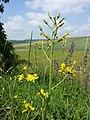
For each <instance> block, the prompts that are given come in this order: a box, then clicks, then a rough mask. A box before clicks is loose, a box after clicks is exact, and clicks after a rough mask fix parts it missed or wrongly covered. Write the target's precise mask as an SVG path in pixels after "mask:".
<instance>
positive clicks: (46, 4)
mask: <svg viewBox="0 0 90 120" xmlns="http://www.w3.org/2000/svg"><path fill="white" fill-rule="evenodd" d="M36 3H37V4H36ZM25 5H26V6H28V7H30V8H32V9H39V8H41V10H42V11H44V12H46V13H47V12H48V11H49V12H51V13H53V12H55V11H57V12H58V11H59V12H63V13H67V12H68V13H72V12H73V13H82V12H85V10H84V7H85V6H86V5H88V6H89V5H90V0H79V1H78V0H63V1H60V0H53V1H52V0H33V1H30V0H28V1H26V2H25Z"/></svg>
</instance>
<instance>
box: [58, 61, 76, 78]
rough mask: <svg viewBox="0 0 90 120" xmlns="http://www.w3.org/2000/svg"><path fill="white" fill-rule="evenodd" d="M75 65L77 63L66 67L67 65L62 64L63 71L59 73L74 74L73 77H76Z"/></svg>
mask: <svg viewBox="0 0 90 120" xmlns="http://www.w3.org/2000/svg"><path fill="white" fill-rule="evenodd" d="M75 64H76V61H74V62H73V65H72V66H66V64H65V63H62V64H61V69H60V70H58V72H59V73H60V74H65V73H68V74H72V75H73V76H76V70H73V67H74V65H75Z"/></svg>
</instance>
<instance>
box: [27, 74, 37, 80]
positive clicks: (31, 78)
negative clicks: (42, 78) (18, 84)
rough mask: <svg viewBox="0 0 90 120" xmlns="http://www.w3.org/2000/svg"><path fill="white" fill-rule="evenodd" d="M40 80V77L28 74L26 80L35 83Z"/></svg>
mask: <svg viewBox="0 0 90 120" xmlns="http://www.w3.org/2000/svg"><path fill="white" fill-rule="evenodd" d="M38 78H39V77H38V76H37V74H27V78H26V80H28V81H32V82H34V81H35V80H37V79H38Z"/></svg>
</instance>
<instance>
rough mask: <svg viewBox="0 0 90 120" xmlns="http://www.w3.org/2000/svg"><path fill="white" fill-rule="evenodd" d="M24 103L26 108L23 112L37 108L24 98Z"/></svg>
mask: <svg viewBox="0 0 90 120" xmlns="http://www.w3.org/2000/svg"><path fill="white" fill-rule="evenodd" d="M23 103H24V104H23V105H24V107H25V109H24V110H23V111H22V113H25V112H27V111H28V110H31V111H34V110H35V108H34V107H32V106H31V105H30V103H27V102H26V100H24V101H23Z"/></svg>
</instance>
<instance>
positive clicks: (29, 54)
mask: <svg viewBox="0 0 90 120" xmlns="http://www.w3.org/2000/svg"><path fill="white" fill-rule="evenodd" d="M32 36H33V32H31V38H30V41H29V53H28V64H29V63H30V62H31V61H30V56H31V43H32Z"/></svg>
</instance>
